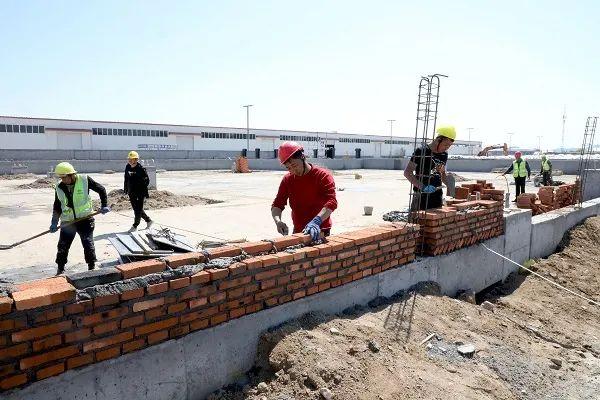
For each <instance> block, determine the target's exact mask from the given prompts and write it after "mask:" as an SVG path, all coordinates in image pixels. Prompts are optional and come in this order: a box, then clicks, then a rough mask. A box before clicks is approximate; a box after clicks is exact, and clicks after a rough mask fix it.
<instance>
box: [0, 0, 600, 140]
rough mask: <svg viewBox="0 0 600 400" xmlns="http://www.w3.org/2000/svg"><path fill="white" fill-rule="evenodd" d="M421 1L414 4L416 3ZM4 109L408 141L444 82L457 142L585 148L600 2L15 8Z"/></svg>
mask: <svg viewBox="0 0 600 400" xmlns="http://www.w3.org/2000/svg"><path fill="white" fill-rule="evenodd" d="M417 3H418V4H417ZM0 5H1V7H0V13H1V14H2V23H1V24H0V44H1V46H0V48H1V49H2V54H3V62H2V63H0V77H1V80H0V82H1V88H2V92H3V94H4V95H2V96H0V114H1V115H19V116H48V117H57V118H61V117H68V118H81V119H107V120H126V121H148V122H163V123H182V124H184V123H187V124H199V125H202V124H206V125H215V126H245V124H246V119H245V118H246V115H245V111H244V109H243V108H242V105H243V104H248V103H249V104H254V105H255V106H254V107H253V108H252V111H251V126H254V127H262V128H284V129H307V130H315V131H340V132H352V133H375V134H378V133H383V134H388V132H389V124H388V122H386V120H388V119H396V120H397V122H396V123H395V125H394V134H395V135H409V136H412V135H413V134H414V125H415V123H414V121H415V112H416V92H417V84H418V81H419V77H420V76H421V75H423V74H429V73H443V74H446V75H448V76H449V78H447V79H445V80H443V82H442V88H441V99H440V112H439V123H451V124H454V125H456V127H457V129H458V131H459V134H460V137H461V138H465V139H466V138H467V136H468V135H467V130H466V128H468V127H473V128H475V129H474V130H473V135H472V138H473V139H477V140H482V141H483V142H484V143H486V144H487V143H494V142H504V141H506V140H508V139H507V135H506V133H507V132H513V133H514V135H513V137H512V143H513V144H516V145H522V146H537V143H538V136H542V139H541V142H542V148H543V149H546V148H549V147H556V146H560V142H561V128H562V122H561V121H562V111H563V107H564V106H566V108H567V125H566V139H565V142H566V144H567V145H570V146H578V145H579V144H580V143H581V140H582V135H583V128H584V124H585V118H586V117H587V116H588V115H592V114H596V113H598V112H599V111H600V101H599V100H598V99H599V94H600V78H598V76H597V72H598V67H599V66H600V63H599V61H600V60H599V57H600V56H599V52H598V50H599V47H600V46H599V44H598V43H599V42H598V38H599V37H600V24H598V22H597V16H598V13H599V11H600V2H594V1H574V2H570V3H568V2H566V1H562V2H558V1H504V2H499V1H496V2H492V1H462V0H455V1H452V2H448V1H419V2H414V1H411V2H403V1H369V2H365V1H362V2H360V1H302V2H298V1H296V2H292V1H261V0H256V1H252V2H251V1H218V2H217V1H170V2H167V1H143V2H142V1H86V2H75V1H53V2H49V1H5V0H0Z"/></svg>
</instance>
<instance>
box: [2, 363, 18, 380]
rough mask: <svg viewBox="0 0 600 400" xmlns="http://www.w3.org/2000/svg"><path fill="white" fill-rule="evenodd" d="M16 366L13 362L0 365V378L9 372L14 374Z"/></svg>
mask: <svg viewBox="0 0 600 400" xmlns="http://www.w3.org/2000/svg"><path fill="white" fill-rule="evenodd" d="M16 367H17V365H16V364H14V363H12V364H4V365H0V378H3V377H5V376H7V375H10V374H14V373H15V371H16V370H17V368H16Z"/></svg>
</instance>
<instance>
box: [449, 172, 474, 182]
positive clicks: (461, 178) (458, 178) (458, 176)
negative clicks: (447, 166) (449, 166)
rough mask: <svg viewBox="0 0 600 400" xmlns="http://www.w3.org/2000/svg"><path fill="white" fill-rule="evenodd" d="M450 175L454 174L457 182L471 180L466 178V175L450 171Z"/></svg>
mask: <svg viewBox="0 0 600 400" xmlns="http://www.w3.org/2000/svg"><path fill="white" fill-rule="evenodd" d="M448 175H452V176H453V177H454V181H455V182H467V181H468V180H469V179H467V178H465V177H464V176H460V175H458V174H456V173H454V172H448ZM471 180H472V179H471Z"/></svg>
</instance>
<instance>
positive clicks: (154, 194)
mask: <svg viewBox="0 0 600 400" xmlns="http://www.w3.org/2000/svg"><path fill="white" fill-rule="evenodd" d="M216 203H222V201H221V200H213V199H207V198H205V197H201V196H188V195H179V194H175V193H171V192H169V191H167V190H150V198H149V199H146V202H145V203H144V209H146V210H152V209H157V208H169V207H185V206H195V205H198V204H200V205H205V204H216ZM108 205H109V206H110V208H111V209H113V210H115V211H122V210H130V209H131V203H130V202H129V196H128V195H127V194H125V192H124V191H123V190H122V189H116V190H111V191H110V192H109V193H108ZM99 207H100V201H99V200H94V208H99Z"/></svg>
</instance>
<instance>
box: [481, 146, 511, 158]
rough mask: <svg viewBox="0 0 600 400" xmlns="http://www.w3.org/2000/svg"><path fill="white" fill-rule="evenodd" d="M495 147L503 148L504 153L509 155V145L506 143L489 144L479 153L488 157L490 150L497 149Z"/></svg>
mask: <svg viewBox="0 0 600 400" xmlns="http://www.w3.org/2000/svg"><path fill="white" fill-rule="evenodd" d="M495 149H502V154H504V155H505V156H507V155H508V146H507V145H506V143H504V144H493V145H491V146H487V147H485V148H484V149H483V150H481V151H480V152H479V153H477V155H478V156H480V157H481V156H483V157H487V156H488V153H489V152H490V150H495Z"/></svg>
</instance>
